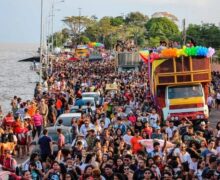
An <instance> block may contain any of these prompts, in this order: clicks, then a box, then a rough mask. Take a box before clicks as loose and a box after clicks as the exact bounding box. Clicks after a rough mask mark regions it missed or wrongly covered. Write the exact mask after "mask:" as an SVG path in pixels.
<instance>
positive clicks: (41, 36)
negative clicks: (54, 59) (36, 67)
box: [39, 0, 44, 84]
mask: <svg viewBox="0 0 220 180" xmlns="http://www.w3.org/2000/svg"><path fill="white" fill-rule="evenodd" d="M43 7H44V6H43V0H41V23H40V79H39V82H40V84H41V83H42V68H43V67H42V61H43Z"/></svg>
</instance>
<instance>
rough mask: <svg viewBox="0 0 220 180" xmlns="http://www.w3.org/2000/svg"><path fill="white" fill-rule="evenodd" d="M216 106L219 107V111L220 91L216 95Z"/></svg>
mask: <svg viewBox="0 0 220 180" xmlns="http://www.w3.org/2000/svg"><path fill="white" fill-rule="evenodd" d="M216 106H217V109H219V107H220V91H218V92H217V94H216Z"/></svg>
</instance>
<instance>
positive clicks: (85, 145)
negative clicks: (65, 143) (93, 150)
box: [73, 133, 88, 148]
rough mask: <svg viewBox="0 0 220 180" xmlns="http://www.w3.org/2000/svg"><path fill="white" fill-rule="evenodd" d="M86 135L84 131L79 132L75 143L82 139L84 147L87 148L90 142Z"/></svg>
mask: <svg viewBox="0 0 220 180" xmlns="http://www.w3.org/2000/svg"><path fill="white" fill-rule="evenodd" d="M84 137H85V136H84V135H83V134H82V133H78V134H77V136H76V139H74V140H73V144H74V145H75V144H77V142H78V141H81V142H82V146H83V148H87V147H88V144H87V142H86V140H85V138H84Z"/></svg>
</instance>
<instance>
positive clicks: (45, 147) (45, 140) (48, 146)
mask: <svg viewBox="0 0 220 180" xmlns="http://www.w3.org/2000/svg"><path fill="white" fill-rule="evenodd" d="M38 144H39V145H40V155H41V159H42V161H43V162H45V161H46V159H47V157H48V156H50V155H52V154H53V145H52V139H51V137H49V136H48V130H47V129H44V130H43V136H42V137H40V139H39V141H38Z"/></svg>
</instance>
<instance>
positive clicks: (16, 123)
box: [12, 116, 21, 133]
mask: <svg viewBox="0 0 220 180" xmlns="http://www.w3.org/2000/svg"><path fill="white" fill-rule="evenodd" d="M12 127H13V131H14V133H17V131H18V130H19V128H20V127H21V120H20V118H19V116H17V117H15V121H14V122H13V124H12Z"/></svg>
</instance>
